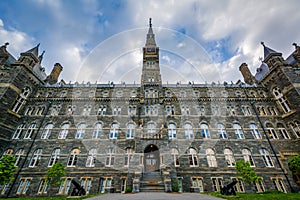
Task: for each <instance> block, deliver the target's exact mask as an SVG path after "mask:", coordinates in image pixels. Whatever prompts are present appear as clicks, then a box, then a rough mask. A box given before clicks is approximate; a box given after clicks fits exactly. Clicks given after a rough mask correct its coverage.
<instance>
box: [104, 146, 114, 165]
mask: <svg viewBox="0 0 300 200" xmlns="http://www.w3.org/2000/svg"><path fill="white" fill-rule="evenodd" d="M114 164H115V150H114V149H113V148H109V149H108V150H107V152H106V160H105V166H108V167H109V166H113V165H114Z"/></svg>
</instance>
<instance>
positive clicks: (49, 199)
mask: <svg viewBox="0 0 300 200" xmlns="http://www.w3.org/2000/svg"><path fill="white" fill-rule="evenodd" d="M95 196H99V194H88V195H86V196H82V197H78V198H68V197H67V196H57V197H18V198H1V199H9V200H22V199H25V200H43V199H47V200H73V199H74V200H79V199H87V198H91V197H95Z"/></svg>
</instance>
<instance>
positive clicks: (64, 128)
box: [58, 123, 70, 139]
mask: <svg viewBox="0 0 300 200" xmlns="http://www.w3.org/2000/svg"><path fill="white" fill-rule="evenodd" d="M69 128H70V124H68V123H67V124H63V125H62V126H61V130H60V131H59V134H58V139H66V138H67V136H68V132H69Z"/></svg>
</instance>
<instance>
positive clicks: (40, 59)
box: [39, 51, 45, 64]
mask: <svg viewBox="0 0 300 200" xmlns="http://www.w3.org/2000/svg"><path fill="white" fill-rule="evenodd" d="M44 53H45V51H43V53H42V54H41V55H40V56H39V63H40V64H41V63H42V60H43V57H44Z"/></svg>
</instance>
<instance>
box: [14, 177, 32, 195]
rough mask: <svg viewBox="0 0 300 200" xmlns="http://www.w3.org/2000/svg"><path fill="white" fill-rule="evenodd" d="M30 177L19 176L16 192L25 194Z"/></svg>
mask: <svg viewBox="0 0 300 200" xmlns="http://www.w3.org/2000/svg"><path fill="white" fill-rule="evenodd" d="M31 180H32V178H21V179H20V183H19V186H18V189H17V194H26V192H27V191H28V188H29V186H30V183H31Z"/></svg>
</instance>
